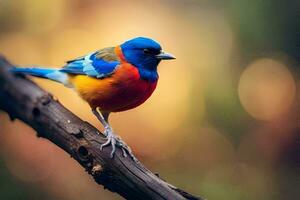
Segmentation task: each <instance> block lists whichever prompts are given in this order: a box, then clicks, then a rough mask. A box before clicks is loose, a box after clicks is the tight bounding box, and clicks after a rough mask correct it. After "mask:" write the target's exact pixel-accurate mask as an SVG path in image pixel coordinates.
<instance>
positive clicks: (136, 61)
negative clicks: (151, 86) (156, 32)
mask: <svg viewBox="0 0 300 200" xmlns="http://www.w3.org/2000/svg"><path fill="white" fill-rule="evenodd" d="M120 47H121V49H122V52H123V55H124V57H125V59H126V61H127V62H129V63H130V64H132V65H134V66H136V67H137V68H138V69H139V72H140V75H141V77H142V78H144V79H148V80H155V79H157V78H158V75H157V65H158V64H159V62H160V61H161V60H170V59H175V57H174V56H173V55H171V54H169V53H165V52H163V51H162V48H161V46H160V44H159V43H157V42H156V41H154V40H152V39H150V38H145V37H137V38H133V39H131V40H128V41H126V42H124V43H123V44H122V45H121V46H120Z"/></svg>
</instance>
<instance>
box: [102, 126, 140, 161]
mask: <svg viewBox="0 0 300 200" xmlns="http://www.w3.org/2000/svg"><path fill="white" fill-rule="evenodd" d="M104 135H105V136H106V138H107V141H106V142H105V143H104V144H102V145H101V146H100V150H102V149H103V148H104V147H106V146H109V145H111V147H112V151H111V153H110V157H111V158H113V157H114V154H115V152H116V146H118V147H120V148H121V150H122V154H123V157H125V158H126V157H127V156H128V155H129V156H130V157H131V158H132V159H133V160H134V161H135V162H138V160H137V158H136V157H135V156H134V155H133V154H132V151H131V149H130V147H129V146H128V145H127V144H125V142H123V141H122V139H121V138H120V137H119V136H116V135H115V134H114V133H113V131H112V130H111V129H110V128H107V129H105V131H104Z"/></svg>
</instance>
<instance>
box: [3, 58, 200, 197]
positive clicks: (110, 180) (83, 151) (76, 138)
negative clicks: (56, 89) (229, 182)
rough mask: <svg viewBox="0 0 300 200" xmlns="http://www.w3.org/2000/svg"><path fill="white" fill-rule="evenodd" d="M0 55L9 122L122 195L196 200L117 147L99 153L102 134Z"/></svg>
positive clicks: (4, 100) (4, 102)
mask: <svg viewBox="0 0 300 200" xmlns="http://www.w3.org/2000/svg"><path fill="white" fill-rule="evenodd" d="M11 67H12V65H11V64H9V63H8V62H7V61H6V60H5V59H4V58H3V57H1V56H0V109H2V110H4V111H6V112H7V113H8V114H9V116H10V118H11V119H12V120H13V119H15V118H18V119H20V120H22V121H23V122H25V123H26V124H28V125H29V126H31V127H32V128H34V129H35V130H36V131H37V133H38V136H39V137H43V138H46V139H48V140H50V141H51V142H53V143H54V144H56V145H57V146H59V147H60V148H62V149H63V150H65V151H66V152H67V153H69V154H70V155H71V156H72V157H73V158H74V159H75V160H77V162H79V163H80V164H81V166H82V167H84V168H85V169H86V171H87V172H88V173H89V174H90V175H92V176H93V178H94V180H95V181H96V182H97V183H98V184H101V185H103V186H104V188H107V189H109V190H110V191H112V192H116V193H118V194H119V195H121V196H123V197H124V198H126V199H143V200H148V199H158V200H162V199H172V200H177V199H178V200H179V199H180V200H181V199H190V200H196V199H197V200H201V198H199V197H195V196H193V195H191V194H188V193H187V192H185V191H183V190H181V189H179V188H176V187H175V186H172V185H171V184H169V183H167V182H165V181H163V180H161V179H160V178H159V177H157V176H156V175H154V174H153V173H152V172H151V171H150V170H148V169H146V168H145V167H144V166H143V165H142V164H141V163H138V164H137V163H135V162H133V161H132V159H130V158H129V157H127V158H124V157H123V156H122V152H121V151H120V149H117V151H116V154H115V156H114V158H113V159H111V158H110V151H111V149H110V148H104V149H103V150H102V151H100V145H101V144H102V143H104V142H105V138H104V137H103V136H101V135H99V134H98V133H97V131H98V130H97V129H96V128H95V127H93V126H92V125H90V124H89V123H87V122H85V121H82V120H81V119H79V118H78V117H77V116H75V115H74V114H73V113H71V112H70V111H69V110H68V109H66V108H65V107H64V106H62V105H61V104H60V103H59V102H58V101H57V100H55V99H53V97H52V96H51V95H50V94H49V93H47V92H45V91H44V90H42V89H41V88H40V87H39V86H37V85H36V84H35V83H33V82H32V81H30V80H28V79H27V78H26V77H24V76H21V75H14V74H12V73H10V71H9V68H11Z"/></svg>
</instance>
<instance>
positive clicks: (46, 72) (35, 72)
mask: <svg viewBox="0 0 300 200" xmlns="http://www.w3.org/2000/svg"><path fill="white" fill-rule="evenodd" d="M11 71H12V72H14V73H21V74H29V75H31V76H36V77H41V78H46V79H50V80H53V81H56V82H59V83H63V84H67V81H68V76H67V74H66V73H64V72H61V71H59V69H51V68H12V69H11Z"/></svg>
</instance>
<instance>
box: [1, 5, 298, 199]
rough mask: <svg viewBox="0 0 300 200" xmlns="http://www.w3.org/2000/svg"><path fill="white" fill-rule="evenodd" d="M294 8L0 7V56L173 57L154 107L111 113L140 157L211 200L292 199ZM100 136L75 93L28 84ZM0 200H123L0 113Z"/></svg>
mask: <svg viewBox="0 0 300 200" xmlns="http://www.w3.org/2000/svg"><path fill="white" fill-rule="evenodd" d="M299 8H300V1H296V0H293V1H292V0H286V1H282V0H252V1H249V0H227V1H226V0H198V1H197V0H185V1H180V0H177V1H176V0H175V1H171V0H161V1H150V0H143V1H142V0H139V1H115V0H112V1H104V0H103V1H101V0H43V1H41V0H0V53H1V54H3V55H5V56H6V57H7V58H8V59H9V60H10V61H11V62H13V63H14V64H16V65H22V66H23V65H24V66H25V65H32V64H37V65H42V66H53V67H58V66H62V65H63V64H64V61H66V60H68V59H72V58H75V57H77V56H81V55H84V54H85V53H88V52H91V51H93V50H97V49H99V48H102V47H107V46H113V45H117V44H120V43H121V42H123V41H125V40H127V39H130V38H132V37H135V36H147V37H151V38H154V39H156V40H157V41H159V42H160V43H161V44H162V46H163V47H164V49H165V50H166V51H168V52H171V53H172V54H174V55H176V57H177V59H176V60H174V61H172V62H162V63H161V64H160V66H159V74H160V80H159V84H158V88H157V90H156V91H155V93H154V94H153V95H152V97H151V98H150V99H149V100H148V101H147V102H146V103H145V104H143V105H142V106H140V107H139V108H137V109H134V110H130V111H127V112H123V113H117V114H113V115H112V118H111V123H112V125H113V127H114V129H115V130H116V132H117V133H118V134H119V135H121V137H122V138H123V139H124V140H125V141H126V142H127V143H128V144H129V145H130V146H131V147H132V149H133V151H134V152H135V153H136V155H137V157H138V158H139V159H140V160H141V161H142V162H144V163H145V164H146V166H147V167H149V168H150V169H151V170H152V171H154V172H159V174H160V176H162V177H163V178H164V179H166V180H168V181H169V182H171V183H172V184H174V185H176V186H178V187H181V188H184V189H186V190H187V191H189V192H191V193H194V194H196V195H201V196H203V197H205V198H207V199H209V200H219V199H220V200H227V199H228V200H253V199H256V200H271V199H272V200H286V199H300V190H299V188H300V131H299V128H300V121H299V117H300V112H299V111H300V103H299V92H298V90H297V88H298V87H299V74H300V70H299V64H300V63H299V61H300V23H299V19H300V12H299ZM34 80H35V81H36V82H37V83H38V84H39V85H41V86H42V87H43V88H45V89H46V90H47V91H49V92H51V93H53V94H54V95H55V96H56V97H57V98H58V99H59V100H60V101H61V102H62V103H63V104H64V105H65V106H66V107H67V108H69V109H70V110H72V111H73V112H74V113H76V114H77V115H78V116H80V117H81V118H82V119H84V120H86V121H89V122H91V123H92V124H93V125H95V126H96V127H98V128H100V129H101V126H100V123H99V122H98V121H97V120H96V118H95V117H94V116H93V115H92V114H91V112H90V108H89V106H88V105H87V104H86V103H84V102H83V101H82V100H81V99H80V98H79V97H78V96H77V95H76V94H75V93H74V92H73V91H72V90H70V89H67V88H64V87H63V86H61V85H59V84H56V83H53V82H48V81H46V80H41V79H36V78H35V79H34ZM0 130H1V131H0V132H1V134H0V199H9V200H14V199H16V200H17V199H24V200H26V199H30V200H31V199H43V200H52V199H57V200H77V199H78V200H79V199H87V200H93V199H108V200H109V199H121V198H120V197H119V196H118V195H116V194H112V193H110V192H108V191H106V190H104V189H103V188H102V187H99V186H98V185H96V183H94V181H93V180H92V179H91V177H90V176H89V175H87V173H86V172H85V171H84V170H83V169H82V168H81V167H80V166H79V164H77V163H76V162H75V161H74V160H73V159H72V158H70V157H69V156H68V155H67V154H66V153H65V152H63V151H62V150H61V149H59V148H58V147H56V146H54V145H53V144H51V143H50V142H48V141H46V140H44V139H41V138H37V137H36V135H35V132H34V131H33V130H32V129H31V128H30V127H28V126H26V125H24V124H23V123H22V122H20V121H18V120H17V121H15V122H11V121H10V120H9V117H8V115H7V114H5V113H3V112H0Z"/></svg>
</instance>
